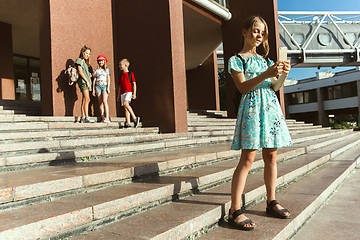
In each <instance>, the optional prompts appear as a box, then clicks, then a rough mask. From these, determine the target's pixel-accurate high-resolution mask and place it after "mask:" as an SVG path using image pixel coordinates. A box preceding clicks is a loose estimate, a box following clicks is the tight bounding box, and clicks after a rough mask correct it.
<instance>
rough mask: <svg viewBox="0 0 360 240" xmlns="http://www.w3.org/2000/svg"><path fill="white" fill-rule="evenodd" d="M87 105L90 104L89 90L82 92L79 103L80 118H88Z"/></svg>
mask: <svg viewBox="0 0 360 240" xmlns="http://www.w3.org/2000/svg"><path fill="white" fill-rule="evenodd" d="M89 103H90V95H89V90H86V91H83V92H82V101H81V117H83V118H84V117H88V116H89Z"/></svg>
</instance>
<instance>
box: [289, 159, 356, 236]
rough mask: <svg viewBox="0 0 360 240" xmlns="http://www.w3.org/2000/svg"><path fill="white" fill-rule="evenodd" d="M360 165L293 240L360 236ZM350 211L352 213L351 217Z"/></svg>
mask: <svg viewBox="0 0 360 240" xmlns="http://www.w3.org/2000/svg"><path fill="white" fill-rule="evenodd" d="M359 167H360V166H359V165H358V167H357V168H358V169H357V170H355V171H353V172H352V173H351V174H350V176H349V178H348V179H346V180H345V181H344V182H343V183H342V184H341V185H340V187H339V188H338V189H336V190H335V191H334V194H333V195H332V196H330V198H329V200H328V201H326V203H325V205H324V206H323V207H322V208H321V209H319V211H317V212H316V213H315V214H314V215H313V216H311V218H310V219H309V220H308V221H307V222H306V223H305V225H304V226H303V227H302V228H301V229H300V231H299V232H297V233H296V235H295V236H294V237H293V238H292V239H293V240H307V239H353V240H355V239H358V238H359V236H360V225H359V221H360V220H359V216H360V208H359V196H358V195H357V194H354V193H359V192H360V170H359ZM348 213H351V217H349V215H350V214H348ZM344 224H345V225H346V227H344ZM329 227H331V231H329Z"/></svg>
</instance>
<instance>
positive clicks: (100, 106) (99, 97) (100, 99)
mask: <svg viewBox="0 0 360 240" xmlns="http://www.w3.org/2000/svg"><path fill="white" fill-rule="evenodd" d="M96 97H97V99H98V102H99V108H100V116H101V121H104V104H103V98H102V93H99V92H97V93H96Z"/></svg>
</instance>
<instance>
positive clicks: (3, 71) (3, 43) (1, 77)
mask: <svg viewBox="0 0 360 240" xmlns="http://www.w3.org/2000/svg"><path fill="white" fill-rule="evenodd" d="M0 32H1V37H0V53H1V54H0V99H10V100H13V99H15V82H14V60H13V45H12V26H11V24H8V23H3V22H0Z"/></svg>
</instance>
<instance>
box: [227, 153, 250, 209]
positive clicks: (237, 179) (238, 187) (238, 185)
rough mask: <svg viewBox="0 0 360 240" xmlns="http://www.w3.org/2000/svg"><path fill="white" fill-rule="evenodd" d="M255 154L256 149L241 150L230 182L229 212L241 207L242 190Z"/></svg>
mask: <svg viewBox="0 0 360 240" xmlns="http://www.w3.org/2000/svg"><path fill="white" fill-rule="evenodd" d="M255 155H256V149H243V150H241V157H240V161H239V163H238V165H237V167H236V169H235V172H234V174H233V178H232V182H231V212H234V211H236V210H238V209H240V208H241V195H242V193H243V191H244V187H245V182H246V178H247V175H248V173H249V171H250V169H251V166H252V164H253V162H254V159H255Z"/></svg>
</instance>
